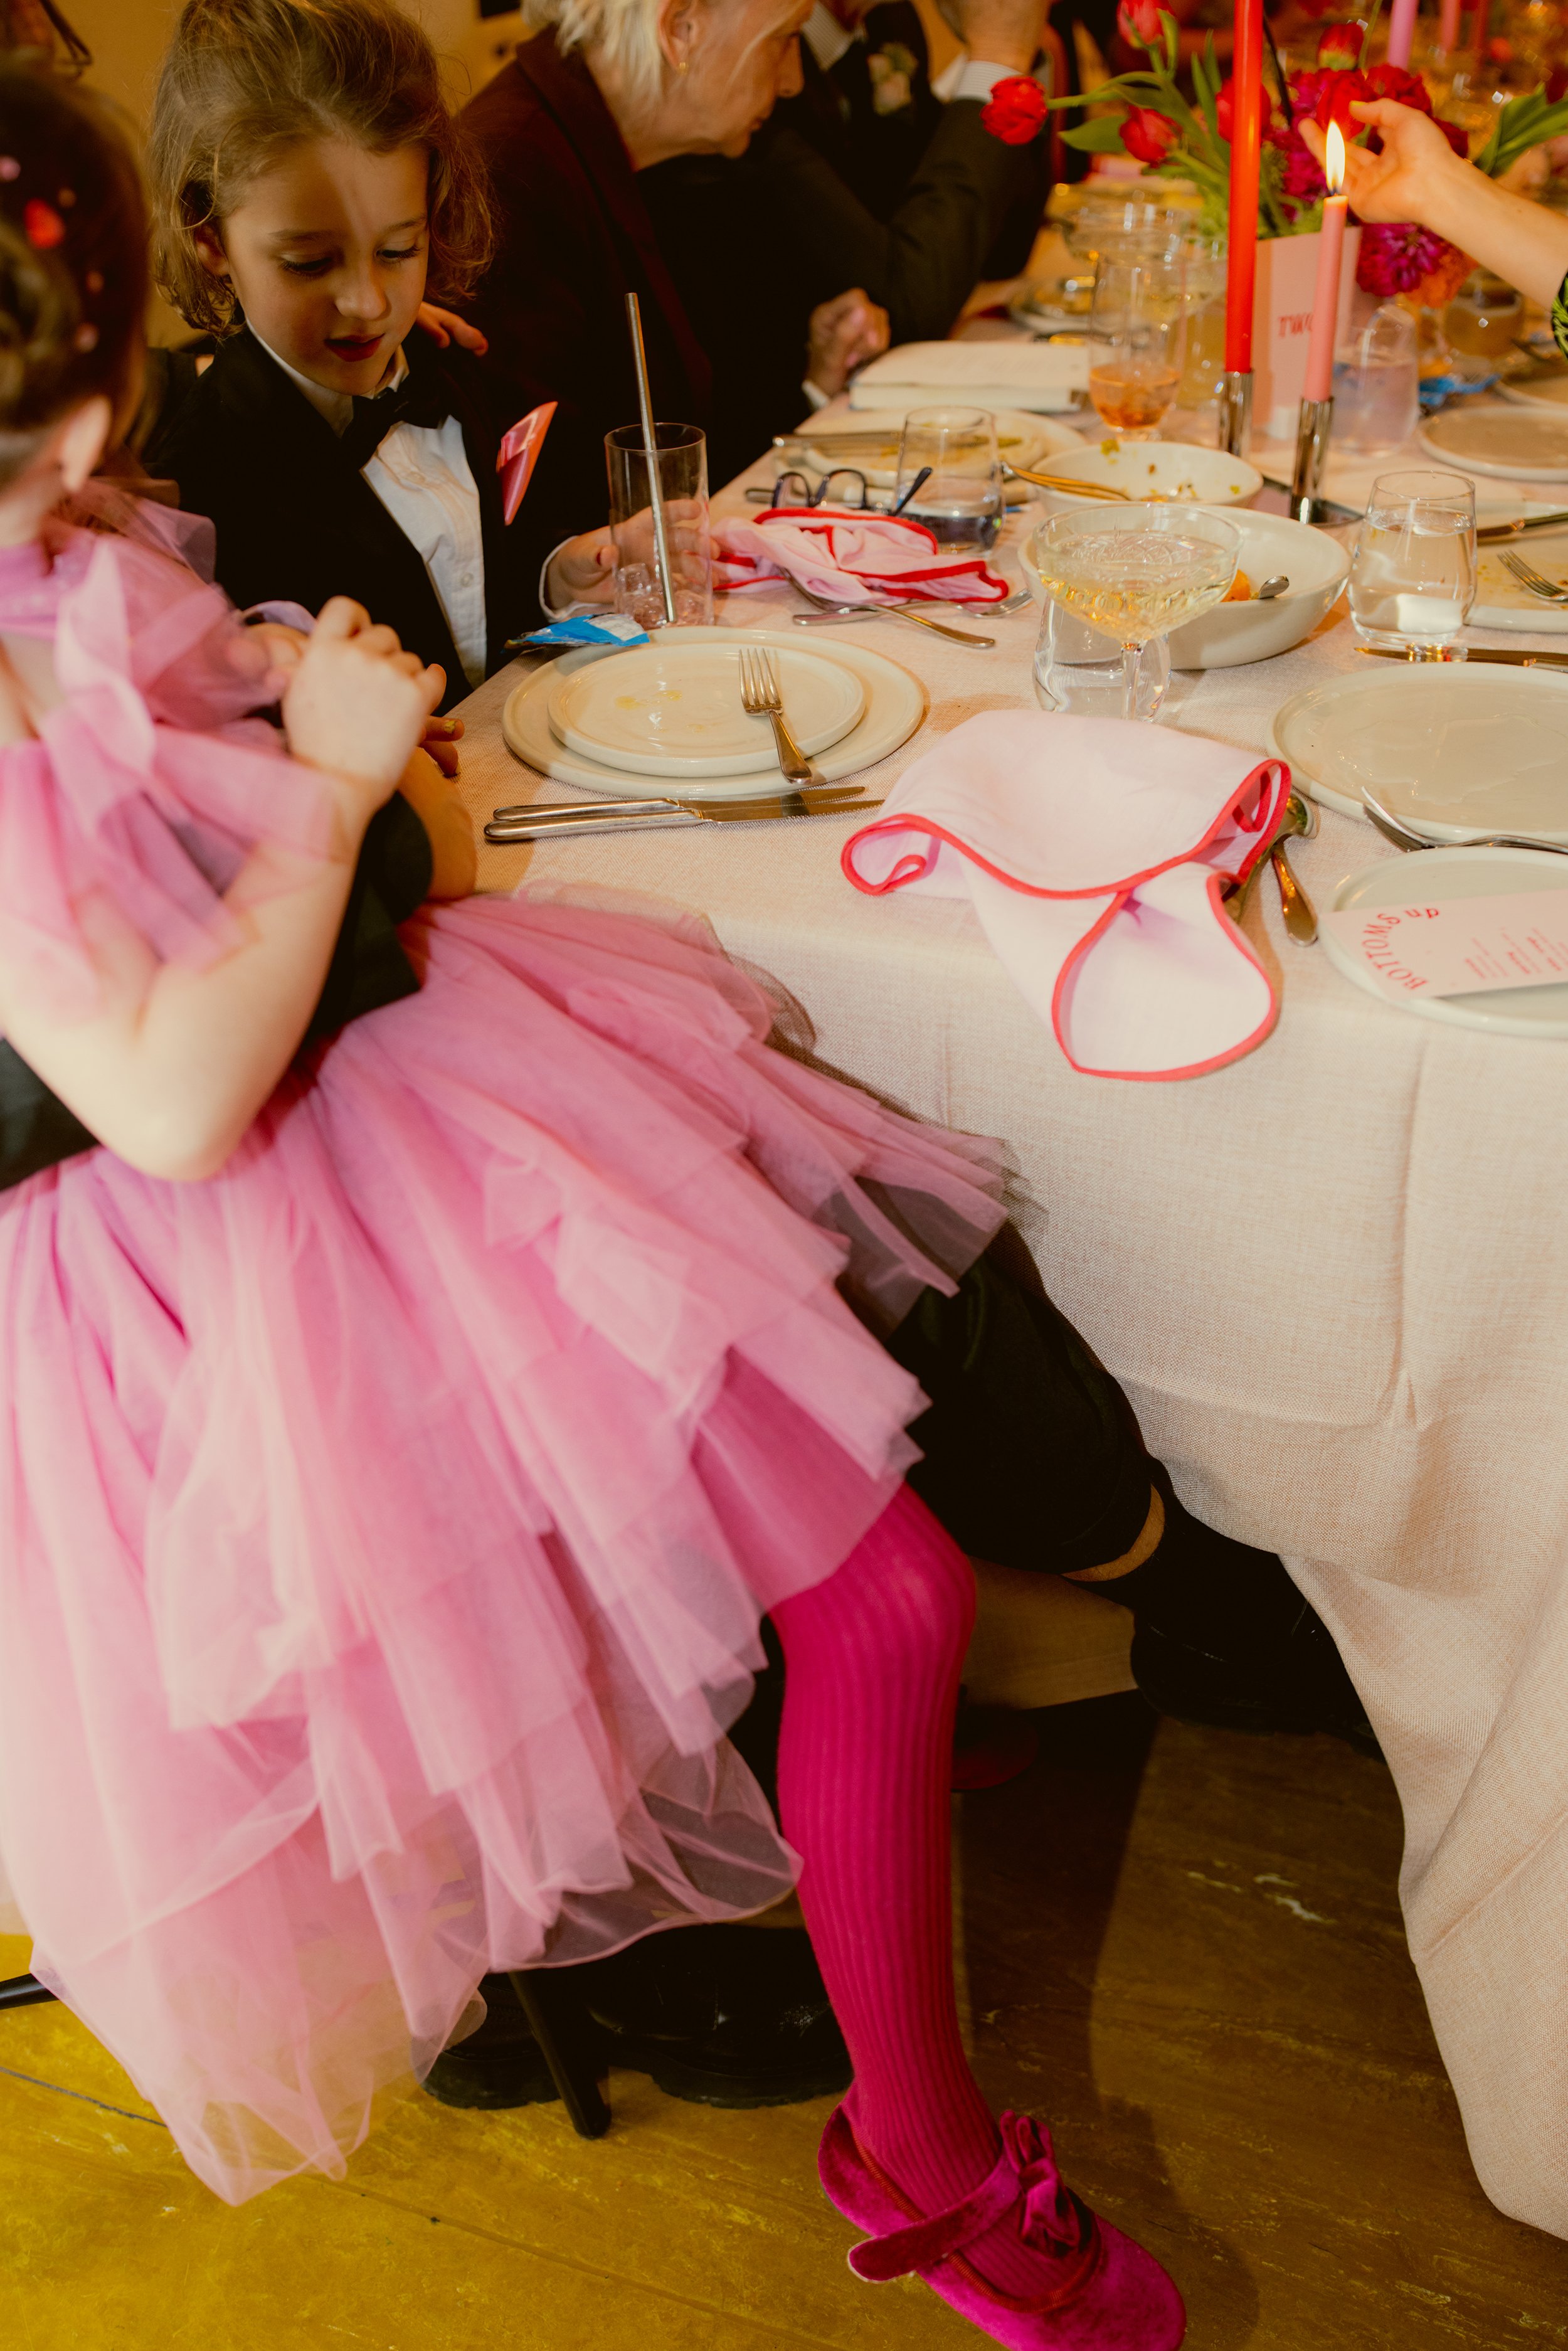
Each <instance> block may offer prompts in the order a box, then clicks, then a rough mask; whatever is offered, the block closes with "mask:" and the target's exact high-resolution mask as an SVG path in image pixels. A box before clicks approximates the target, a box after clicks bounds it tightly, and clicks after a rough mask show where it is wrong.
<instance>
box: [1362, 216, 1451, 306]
mask: <svg viewBox="0 0 1568 2351" xmlns="http://www.w3.org/2000/svg"><path fill="white" fill-rule="evenodd" d="M1447 250H1448V247H1447V246H1446V245H1445V243H1444V241H1443V239H1442V238H1441V237H1440V236H1434V235H1433V234H1432V231H1431V230H1430V229H1429V228H1421V227H1420V226H1418V225H1417V224H1416V222H1415V221H1394V222H1371V223H1368V225H1366V226H1365V227H1364V228H1363V230H1362V232H1361V259H1360V261H1359V262H1358V263H1357V265H1356V272H1355V282H1356V284H1357V285H1358V286H1359V287H1362V288H1363V290H1364V292H1366V293H1368V294H1381V295H1389V294H1408V293H1409V291H1410V289H1411V287H1413V286H1419V285H1420V283H1421V280H1422V279H1423V278H1424V277H1427V275H1428V274H1429V273H1430V272H1431V271H1432V270H1433V269H1435V268H1436V267H1437V264H1438V263H1439V262H1440V261H1441V260H1442V258H1443V256H1444V254H1445V253H1446V252H1447Z"/></svg>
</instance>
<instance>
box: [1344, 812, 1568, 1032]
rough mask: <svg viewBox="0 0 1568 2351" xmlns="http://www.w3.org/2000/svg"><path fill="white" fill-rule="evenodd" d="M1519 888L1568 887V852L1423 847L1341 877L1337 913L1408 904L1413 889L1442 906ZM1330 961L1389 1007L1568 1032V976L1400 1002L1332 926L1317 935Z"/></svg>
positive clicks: (1452, 1020)
mask: <svg viewBox="0 0 1568 2351" xmlns="http://www.w3.org/2000/svg"><path fill="white" fill-rule="evenodd" d="M1513 890H1568V857H1553V856H1552V852H1550V850H1531V849H1424V850H1422V851H1421V852H1420V853H1419V855H1414V854H1413V855H1411V856H1408V857H1403V856H1394V857H1384V858H1380V859H1379V860H1378V862H1377V863H1376V864H1375V865H1368V866H1364V868H1363V870H1362V871H1361V872H1359V873H1353V874H1351V875H1350V876H1349V878H1348V880H1346V881H1343V882H1342V883H1340V885H1339V888H1338V889H1337V890H1336V891H1335V892H1334V893H1333V899H1332V900H1331V901H1330V904H1332V905H1333V909H1334V911H1335V913H1336V914H1339V913H1345V912H1347V911H1348V910H1349V909H1350V908H1352V907H1354V906H1390V905H1402V904H1405V903H1406V901H1407V900H1408V899H1409V898H1410V894H1411V893H1412V891H1416V892H1418V893H1419V895H1420V897H1421V899H1422V900H1423V901H1424V902H1428V903H1431V904H1437V905H1442V904H1444V903H1445V901H1446V900H1448V899H1449V898H1500V897H1505V896H1506V895H1507V894H1508V893H1509V892H1510V891H1513ZM1319 936H1320V938H1321V939H1322V943H1323V946H1325V948H1326V949H1327V950H1328V956H1329V961H1330V962H1331V963H1332V964H1333V965H1334V966H1335V967H1336V968H1337V969H1338V970H1340V971H1343V973H1344V975H1345V977H1346V978H1347V979H1353V980H1354V982H1355V984H1356V986H1357V987H1364V988H1365V990H1366V992H1367V994H1368V995H1369V996H1375V997H1376V998H1377V1000H1378V1002H1379V1003H1380V1004H1386V1005H1388V1007H1389V1009H1390V1010H1391V1011H1392V1010H1399V1011H1402V1012H1411V1013H1414V1014H1415V1016H1416V1019H1418V1020H1437V1021H1441V1022H1443V1023H1444V1024H1445V1025H1446V1026H1447V1027H1448V1028H1450V1029H1491V1030H1492V1031H1493V1033H1494V1034H1495V1035H1498V1036H1502V1037H1568V981H1564V982H1563V983H1561V984H1560V985H1558V986H1556V987H1500V988H1496V989H1493V990H1492V991H1490V993H1489V994H1486V995H1482V996H1418V997H1414V998H1411V1000H1410V1001H1409V1002H1408V1003H1406V1004H1400V1005H1398V1006H1396V1005H1395V1004H1394V1003H1393V1002H1392V1001H1391V999H1390V998H1388V997H1386V996H1385V995H1384V993H1383V991H1382V989H1381V988H1380V987H1378V985H1377V983H1376V981H1375V979H1373V978H1372V977H1371V976H1370V974H1369V973H1368V972H1367V971H1366V969H1365V968H1364V966H1363V965H1362V964H1361V963H1360V962H1359V960H1357V959H1356V958H1355V957H1354V956H1351V955H1349V954H1347V953H1346V951H1345V949H1344V948H1343V947H1342V946H1340V944H1339V941H1338V940H1337V939H1336V938H1335V937H1334V935H1333V932H1332V931H1330V930H1328V929H1326V928H1325V929H1324V930H1322V931H1321V932H1320V933H1319Z"/></svg>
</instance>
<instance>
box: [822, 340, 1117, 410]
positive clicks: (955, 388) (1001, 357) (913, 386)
mask: <svg viewBox="0 0 1568 2351" xmlns="http://www.w3.org/2000/svg"><path fill="white" fill-rule="evenodd" d="M1088 384H1089V351H1088V347H1087V345H1086V344H1083V343H1019V342H979V343H968V342H965V343H900V344H899V345H897V346H896V347H895V348H894V350H891V351H883V354H882V356H881V358H880V359H874V360H872V361H871V362H870V364H869V366H866V367H863V368H862V370H861V371H860V373H859V374H858V375H857V376H856V378H855V380H854V381H853V383H852V385H851V386H850V406H851V407H852V408H893V409H897V408H904V409H909V408H925V407H940V406H944V405H961V406H964V407H967V408H989V409H998V408H1026V409H1032V410H1035V411H1037V412H1039V411H1048V410H1053V409H1054V410H1061V409H1068V408H1071V405H1072V395H1073V393H1074V392H1083V391H1086V390H1087V389H1088Z"/></svg>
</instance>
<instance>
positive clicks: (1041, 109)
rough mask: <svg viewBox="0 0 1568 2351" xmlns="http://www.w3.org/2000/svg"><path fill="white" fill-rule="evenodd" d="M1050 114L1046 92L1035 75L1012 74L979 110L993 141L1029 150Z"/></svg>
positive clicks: (997, 87)
mask: <svg viewBox="0 0 1568 2351" xmlns="http://www.w3.org/2000/svg"><path fill="white" fill-rule="evenodd" d="M1049 111H1050V109H1049V108H1048V106H1047V104H1046V99H1045V92H1044V90H1042V89H1041V88H1040V84H1039V82H1037V81H1036V80H1035V78H1034V76H1033V75H1032V74H1009V76H1008V78H1007V79H1006V81H999V82H998V83H997V84H996V86H995V88H994V89H992V91H991V94H990V96H989V98H988V99H987V100H986V103H985V105H984V106H983V107H982V108H981V110H980V121H981V124H982V126H983V128H984V129H986V130H987V131H989V132H990V134H991V136H992V138H993V139H1000V140H1003V141H1005V142H1006V143H1007V145H1008V146H1009V147H1027V146H1028V145H1029V142H1030V140H1031V139H1038V138H1039V136H1040V132H1041V131H1043V130H1044V128H1045V118H1046V115H1047V114H1048V112H1049Z"/></svg>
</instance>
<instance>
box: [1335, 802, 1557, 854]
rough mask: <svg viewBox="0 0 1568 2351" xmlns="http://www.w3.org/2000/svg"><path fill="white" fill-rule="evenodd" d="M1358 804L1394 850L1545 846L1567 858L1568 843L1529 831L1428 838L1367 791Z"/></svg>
mask: <svg viewBox="0 0 1568 2351" xmlns="http://www.w3.org/2000/svg"><path fill="white" fill-rule="evenodd" d="M1361 804H1362V806H1363V808H1364V810H1366V813H1367V815H1368V816H1369V817H1370V819H1371V820H1372V822H1373V823H1374V824H1375V826H1376V828H1377V830H1378V831H1379V832H1380V833H1381V834H1382V835H1383V838H1384V839H1385V841H1392V842H1393V843H1394V846H1395V848H1396V849H1544V850H1548V851H1550V852H1551V853H1552V856H1553V857H1568V842H1564V841H1532V840H1531V838H1530V837H1529V835H1528V834H1525V833H1518V832H1476V833H1469V834H1467V835H1466V837H1465V839H1464V840H1463V841H1428V840H1427V839H1426V837H1425V835H1424V834H1422V833H1419V832H1412V831H1411V830H1410V828H1409V826H1408V825H1407V824H1401V822H1400V820H1399V819H1398V818H1397V817H1396V816H1394V815H1391V814H1390V812H1389V810H1387V809H1385V807H1384V805H1383V803H1382V801H1381V800H1375V799H1373V797H1372V794H1371V793H1370V792H1369V791H1365V790H1364V791H1363V792H1362V795H1361Z"/></svg>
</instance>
